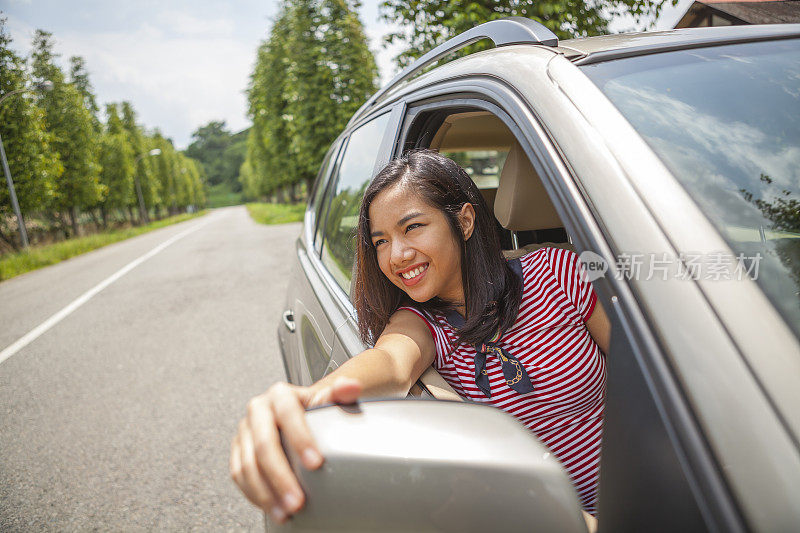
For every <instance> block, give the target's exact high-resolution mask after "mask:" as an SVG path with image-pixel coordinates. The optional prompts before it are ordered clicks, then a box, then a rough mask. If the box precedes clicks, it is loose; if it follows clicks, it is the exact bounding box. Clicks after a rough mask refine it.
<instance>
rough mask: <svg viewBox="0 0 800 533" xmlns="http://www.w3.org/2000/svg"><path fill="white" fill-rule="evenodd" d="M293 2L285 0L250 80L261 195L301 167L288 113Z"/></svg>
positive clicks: (252, 145)
mask: <svg viewBox="0 0 800 533" xmlns="http://www.w3.org/2000/svg"><path fill="white" fill-rule="evenodd" d="M291 17H292V11H291V5H290V4H288V3H286V2H284V4H283V6H282V8H281V15H280V16H279V18H278V20H276V21H275V24H274V25H273V27H272V32H271V34H270V37H269V40H268V41H266V42H264V43H262V44H261V46H260V47H259V49H258V57H257V60H256V67H255V71H254V72H253V75H252V77H251V79H250V87H249V89H248V97H249V100H250V108H249V115H250V117H251V119H252V120H253V127H252V128H251V130H250V137H251V138H250V139H248V159H249V160H250V164H251V166H252V168H253V170H254V172H255V173H256V175H257V176H258V179H259V181H260V182H261V185H260V187H259V189H260V191H261V194H263V195H268V194H272V193H273V192H275V191H276V190H278V188H279V187H280V186H282V185H283V184H285V183H287V182H289V181H290V180H291V176H292V175H293V174H294V169H295V168H296V167H297V165H296V163H295V158H294V157H293V154H292V152H291V140H292V130H291V121H292V117H291V115H289V114H288V98H289V86H288V83H287V78H288V67H289V63H290V61H291V59H290V58H289V50H288V40H289V35H290V26H289V23H290V20H291Z"/></svg>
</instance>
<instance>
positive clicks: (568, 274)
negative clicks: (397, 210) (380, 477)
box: [401, 248, 606, 514]
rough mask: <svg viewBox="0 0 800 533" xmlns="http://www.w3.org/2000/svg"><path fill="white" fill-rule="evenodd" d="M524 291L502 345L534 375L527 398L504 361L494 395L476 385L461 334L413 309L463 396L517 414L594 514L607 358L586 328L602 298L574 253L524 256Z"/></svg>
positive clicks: (496, 370) (490, 366) (496, 365)
mask: <svg viewBox="0 0 800 533" xmlns="http://www.w3.org/2000/svg"><path fill="white" fill-rule="evenodd" d="M520 261H521V263H522V274H523V281H524V289H523V294H522V299H521V301H520V307H519V315H518V316H517V320H516V322H514V325H513V326H512V327H511V329H509V330H508V331H506V332H505V333H504V334H503V336H502V337H501V338H500V340H499V341H498V342H499V343H500V344H501V345H502V347H503V348H505V349H506V350H508V352H510V353H511V354H512V355H514V357H516V358H517V359H518V360H519V361H520V362H521V363H522V364H523V366H524V367H525V369H526V370H527V371H528V375H529V376H530V378H531V383H532V384H533V392H532V393H529V394H525V395H521V394H519V393H518V392H516V391H514V390H512V389H511V388H510V387H508V385H506V383H505V379H504V378H503V372H502V370H501V366H500V362H499V361H498V360H497V359H496V358H495V357H491V356H490V357H488V358H487V360H486V372H487V374H488V377H489V383H490V385H491V389H492V397H491V398H487V397H486V396H484V394H483V392H481V390H480V389H479V388H478V386H477V385H476V384H475V349H474V347H473V346H468V345H466V344H462V345H460V346H458V347H456V338H457V335H456V333H455V330H454V329H453V327H452V326H451V325H450V324H449V323H448V322H447V320H446V319H445V318H444V317H442V316H438V315H436V316H433V315H430V314H429V313H425V312H421V311H419V310H417V309H413V308H411V307H402V308H401V309H409V310H411V311H413V312H415V313H416V314H418V315H419V316H421V317H422V318H423V319H424V320H425V321H426V322H427V323H428V327H429V328H430V330H431V333H432V334H433V339H434V342H435V344H436V360H435V361H434V367H435V368H436V369H437V370H438V371H439V373H440V374H441V375H442V377H444V379H445V380H446V381H447V382H448V383H449V384H450V386H451V387H453V389H455V390H456V392H458V393H459V394H460V395H461V396H462V397H465V398H468V399H470V400H472V401H475V402H480V403H487V404H490V405H494V406H496V407H499V408H500V409H502V410H504V411H506V412H508V413H510V414H511V415H513V416H515V417H516V418H517V419H518V420H519V421H520V422H522V423H523V424H525V426H526V427H527V428H528V429H530V430H531V431H533V432H534V434H535V435H536V436H537V437H538V438H539V440H540V441H541V442H543V443H544V444H545V445H546V446H547V447H548V448H550V450H551V451H552V452H553V454H555V456H556V457H557V458H558V459H559V460H560V461H561V463H562V464H563V465H564V467H565V468H566V470H567V472H568V473H569V475H570V478H571V479H572V482H573V484H574V485H575V488H576V489H577V491H578V495H579V496H580V499H581V503H582V505H583V507H584V509H585V510H586V511H588V512H590V513H592V514H595V503H596V499H597V482H598V471H599V466H600V437H601V432H602V424H603V404H604V400H605V391H606V371H605V358H604V356H603V354H602V352H601V351H600V349H599V348H598V346H597V344H595V342H594V340H592V337H591V336H590V335H589V332H588V330H587V329H586V326H585V324H584V323H585V322H586V321H587V320H588V319H589V317H590V316H591V314H592V311H593V310H594V306H595V303H596V301H597V297H596V296H595V294H594V291H593V290H592V286H591V284H590V283H589V282H587V281H585V280H584V279H582V278H581V275H580V270H579V268H580V266H579V263H578V258H577V256H576V255H575V253H574V252H571V251H569V250H561V249H558V248H540V249H538V250H535V251H533V252H531V253H529V254H527V255H525V256H523V257H522V258H520Z"/></svg>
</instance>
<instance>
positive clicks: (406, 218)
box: [369, 212, 425, 237]
mask: <svg viewBox="0 0 800 533" xmlns="http://www.w3.org/2000/svg"><path fill="white" fill-rule="evenodd" d="M424 214H425V213H421V212H414V213H409V214H408V215H406V216H404V217H403V218H401V219H400V220H398V221H397V225H398V226H402V225H403V224H405V223H406V222H408V221H409V220H411V219H412V218H415V217H418V216H421V215H424ZM381 235H383V232H382V231H373V232H372V233H370V234H369V236H370V237H380V236H381Z"/></svg>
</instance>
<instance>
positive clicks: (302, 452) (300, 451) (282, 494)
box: [230, 377, 361, 523]
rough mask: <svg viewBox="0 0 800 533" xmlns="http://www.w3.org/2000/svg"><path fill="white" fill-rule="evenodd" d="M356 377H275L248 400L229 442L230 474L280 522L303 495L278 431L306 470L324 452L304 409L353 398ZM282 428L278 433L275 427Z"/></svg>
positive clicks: (317, 463) (358, 389) (358, 390)
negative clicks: (310, 381) (303, 382)
mask: <svg viewBox="0 0 800 533" xmlns="http://www.w3.org/2000/svg"><path fill="white" fill-rule="evenodd" d="M360 393H361V385H360V383H359V382H358V381H357V380H355V379H352V378H346V377H340V378H338V379H335V380H333V381H332V382H330V384H325V383H324V380H323V382H319V383H317V384H315V385H313V386H311V387H298V386H295V385H289V384H287V383H276V384H275V385H273V386H271V387H270V388H269V390H267V392H265V393H264V394H261V395H260V396H256V397H255V398H253V399H252V400H250V402H248V404H247V416H246V417H244V418H243V419H242V420H241V422H239V432H238V434H237V435H236V436H235V437H234V438H233V442H232V443H231V458H230V470H231V477H233V480H234V482H236V484H237V485H238V486H239V489H241V491H242V492H243V493H244V495H245V496H246V497H247V499H248V500H250V501H251V502H252V503H253V504H254V505H256V506H257V507H260V508H261V509H263V510H264V511H266V512H268V513H269V514H270V516H271V517H272V519H273V520H274V521H276V522H278V523H283V522H285V521H286V519H287V518H288V517H289V516H290V515H292V514H294V513H296V512H297V511H299V510H300V509H301V508H302V507H303V503H304V501H305V495H304V494H303V491H302V489H301V488H300V483H299V482H298V481H297V478H296V477H295V475H294V472H292V468H291V466H290V465H289V461H288V459H287V458H286V454H285V453H284V451H283V447H282V446H281V438H280V435H281V434H282V435H283V437H284V439H285V440H286V444H287V446H288V447H289V448H291V449H292V450H293V451H294V453H295V454H297V456H298V457H300V460H301V461H302V463H303V466H304V467H305V468H307V469H309V470H316V469H317V468H319V467H320V466H321V465H322V462H323V457H322V455H321V454H320V452H319V450H318V449H317V447H316V444H315V443H314V440H313V438H312V437H311V432H310V431H309V429H308V425H307V424H306V419H305V410H306V408H309V407H314V406H317V405H322V404H325V403H353V402H354V401H356V399H357V398H358V396H359V394H360ZM279 432H280V433H279Z"/></svg>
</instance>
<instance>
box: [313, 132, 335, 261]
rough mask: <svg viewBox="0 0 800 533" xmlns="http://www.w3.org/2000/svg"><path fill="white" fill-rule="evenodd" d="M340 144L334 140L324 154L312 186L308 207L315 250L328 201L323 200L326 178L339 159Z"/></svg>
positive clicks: (318, 243) (326, 183) (326, 187)
mask: <svg viewBox="0 0 800 533" xmlns="http://www.w3.org/2000/svg"><path fill="white" fill-rule="evenodd" d="M340 146H341V144H340V143H339V142H335V143H334V144H333V145H332V146H331V148H330V149H329V150H328V153H327V154H326V155H325V160H324V161H323V162H322V167H321V168H320V171H319V175H318V176H317V182H316V184H315V186H314V192H313V197H312V198H311V204H310V208H311V209H313V210H314V241H315V245H316V248H317V251H319V249H320V248H319V245H320V244H321V241H322V237H321V233H322V232H321V230H320V226H321V225H322V219H323V213H324V212H325V211H324V208H325V207H327V204H328V202H325V201H323V200H324V198H323V195H324V194H325V191H326V190H327V189H328V183H329V181H328V179H327V178H328V176H329V175H330V174H331V172H332V169H333V167H334V166H335V164H336V162H337V161H338V160H339V147H340Z"/></svg>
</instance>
